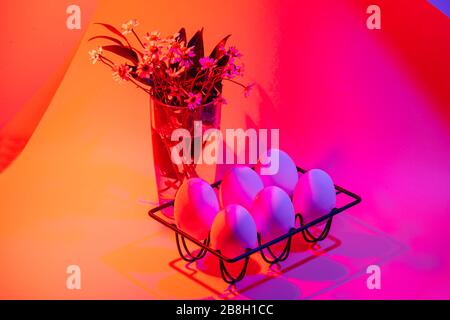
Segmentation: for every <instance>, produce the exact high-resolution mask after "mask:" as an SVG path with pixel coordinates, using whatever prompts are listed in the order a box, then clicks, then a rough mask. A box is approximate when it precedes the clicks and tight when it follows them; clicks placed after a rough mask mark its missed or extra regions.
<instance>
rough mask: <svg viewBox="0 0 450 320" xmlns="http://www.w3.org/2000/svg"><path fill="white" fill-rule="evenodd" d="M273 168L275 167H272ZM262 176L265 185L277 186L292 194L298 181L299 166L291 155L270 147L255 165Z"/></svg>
mask: <svg viewBox="0 0 450 320" xmlns="http://www.w3.org/2000/svg"><path fill="white" fill-rule="evenodd" d="M270 168H273V169H270ZM255 170H256V172H258V173H259V175H260V176H261V180H262V181H263V183H264V186H266V187H267V186H277V187H280V188H281V189H283V190H284V191H286V192H287V194H288V195H289V196H292V193H293V192H294V189H295V185H296V184H297V181H298V173H297V167H296V166H295V163H294V161H293V160H292V159H291V157H290V156H289V155H288V154H287V153H286V152H284V151H282V150H279V149H275V148H272V149H269V150H268V151H267V154H266V155H264V156H262V157H261V158H260V159H259V160H258V163H257V164H256V167H255ZM264 171H275V172H274V173H273V174H265V173H264Z"/></svg>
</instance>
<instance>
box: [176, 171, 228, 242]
mask: <svg viewBox="0 0 450 320" xmlns="http://www.w3.org/2000/svg"><path fill="white" fill-rule="evenodd" d="M219 210H220V207H219V201H218V200H217V196H216V193H215V192H214V190H213V188H212V187H211V186H210V185H209V184H208V183H207V182H206V181H204V180H202V179H200V178H191V179H188V180H185V181H184V182H183V184H182V185H181V187H180V189H179V190H178V192H177V194H176V196H175V204H174V216H175V222H176V224H177V226H178V227H179V228H180V229H182V230H183V231H185V232H187V233H189V234H190V235H192V236H193V237H195V238H197V239H199V240H203V239H206V238H207V237H208V233H209V230H210V229H211V224H212V222H213V220H214V217H215V216H216V214H217V212H219Z"/></svg>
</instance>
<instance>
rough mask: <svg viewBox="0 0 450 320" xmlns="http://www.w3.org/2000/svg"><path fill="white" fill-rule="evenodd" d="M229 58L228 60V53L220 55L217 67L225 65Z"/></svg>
mask: <svg viewBox="0 0 450 320" xmlns="http://www.w3.org/2000/svg"><path fill="white" fill-rule="evenodd" d="M229 60H230V56H229V55H224V56H222V58H220V59H219V60H218V61H217V66H218V67H225V66H226V65H227V63H228V61H229Z"/></svg>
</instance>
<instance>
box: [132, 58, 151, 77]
mask: <svg viewBox="0 0 450 320" xmlns="http://www.w3.org/2000/svg"><path fill="white" fill-rule="evenodd" d="M152 72H153V66H152V64H151V62H150V60H149V59H148V57H145V58H144V60H143V61H141V62H139V64H138V66H137V69H136V74H137V75H138V77H139V78H142V79H148V78H150V75H151V74H152Z"/></svg>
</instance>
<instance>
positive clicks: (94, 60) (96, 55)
mask: <svg viewBox="0 0 450 320" xmlns="http://www.w3.org/2000/svg"><path fill="white" fill-rule="evenodd" d="M102 53H103V49H102V47H98V48H97V49H96V50H95V49H94V50H91V51H89V56H90V57H89V60H91V61H92V64H96V63H97V61H98V60H99V59H100V56H101V55H102Z"/></svg>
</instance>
